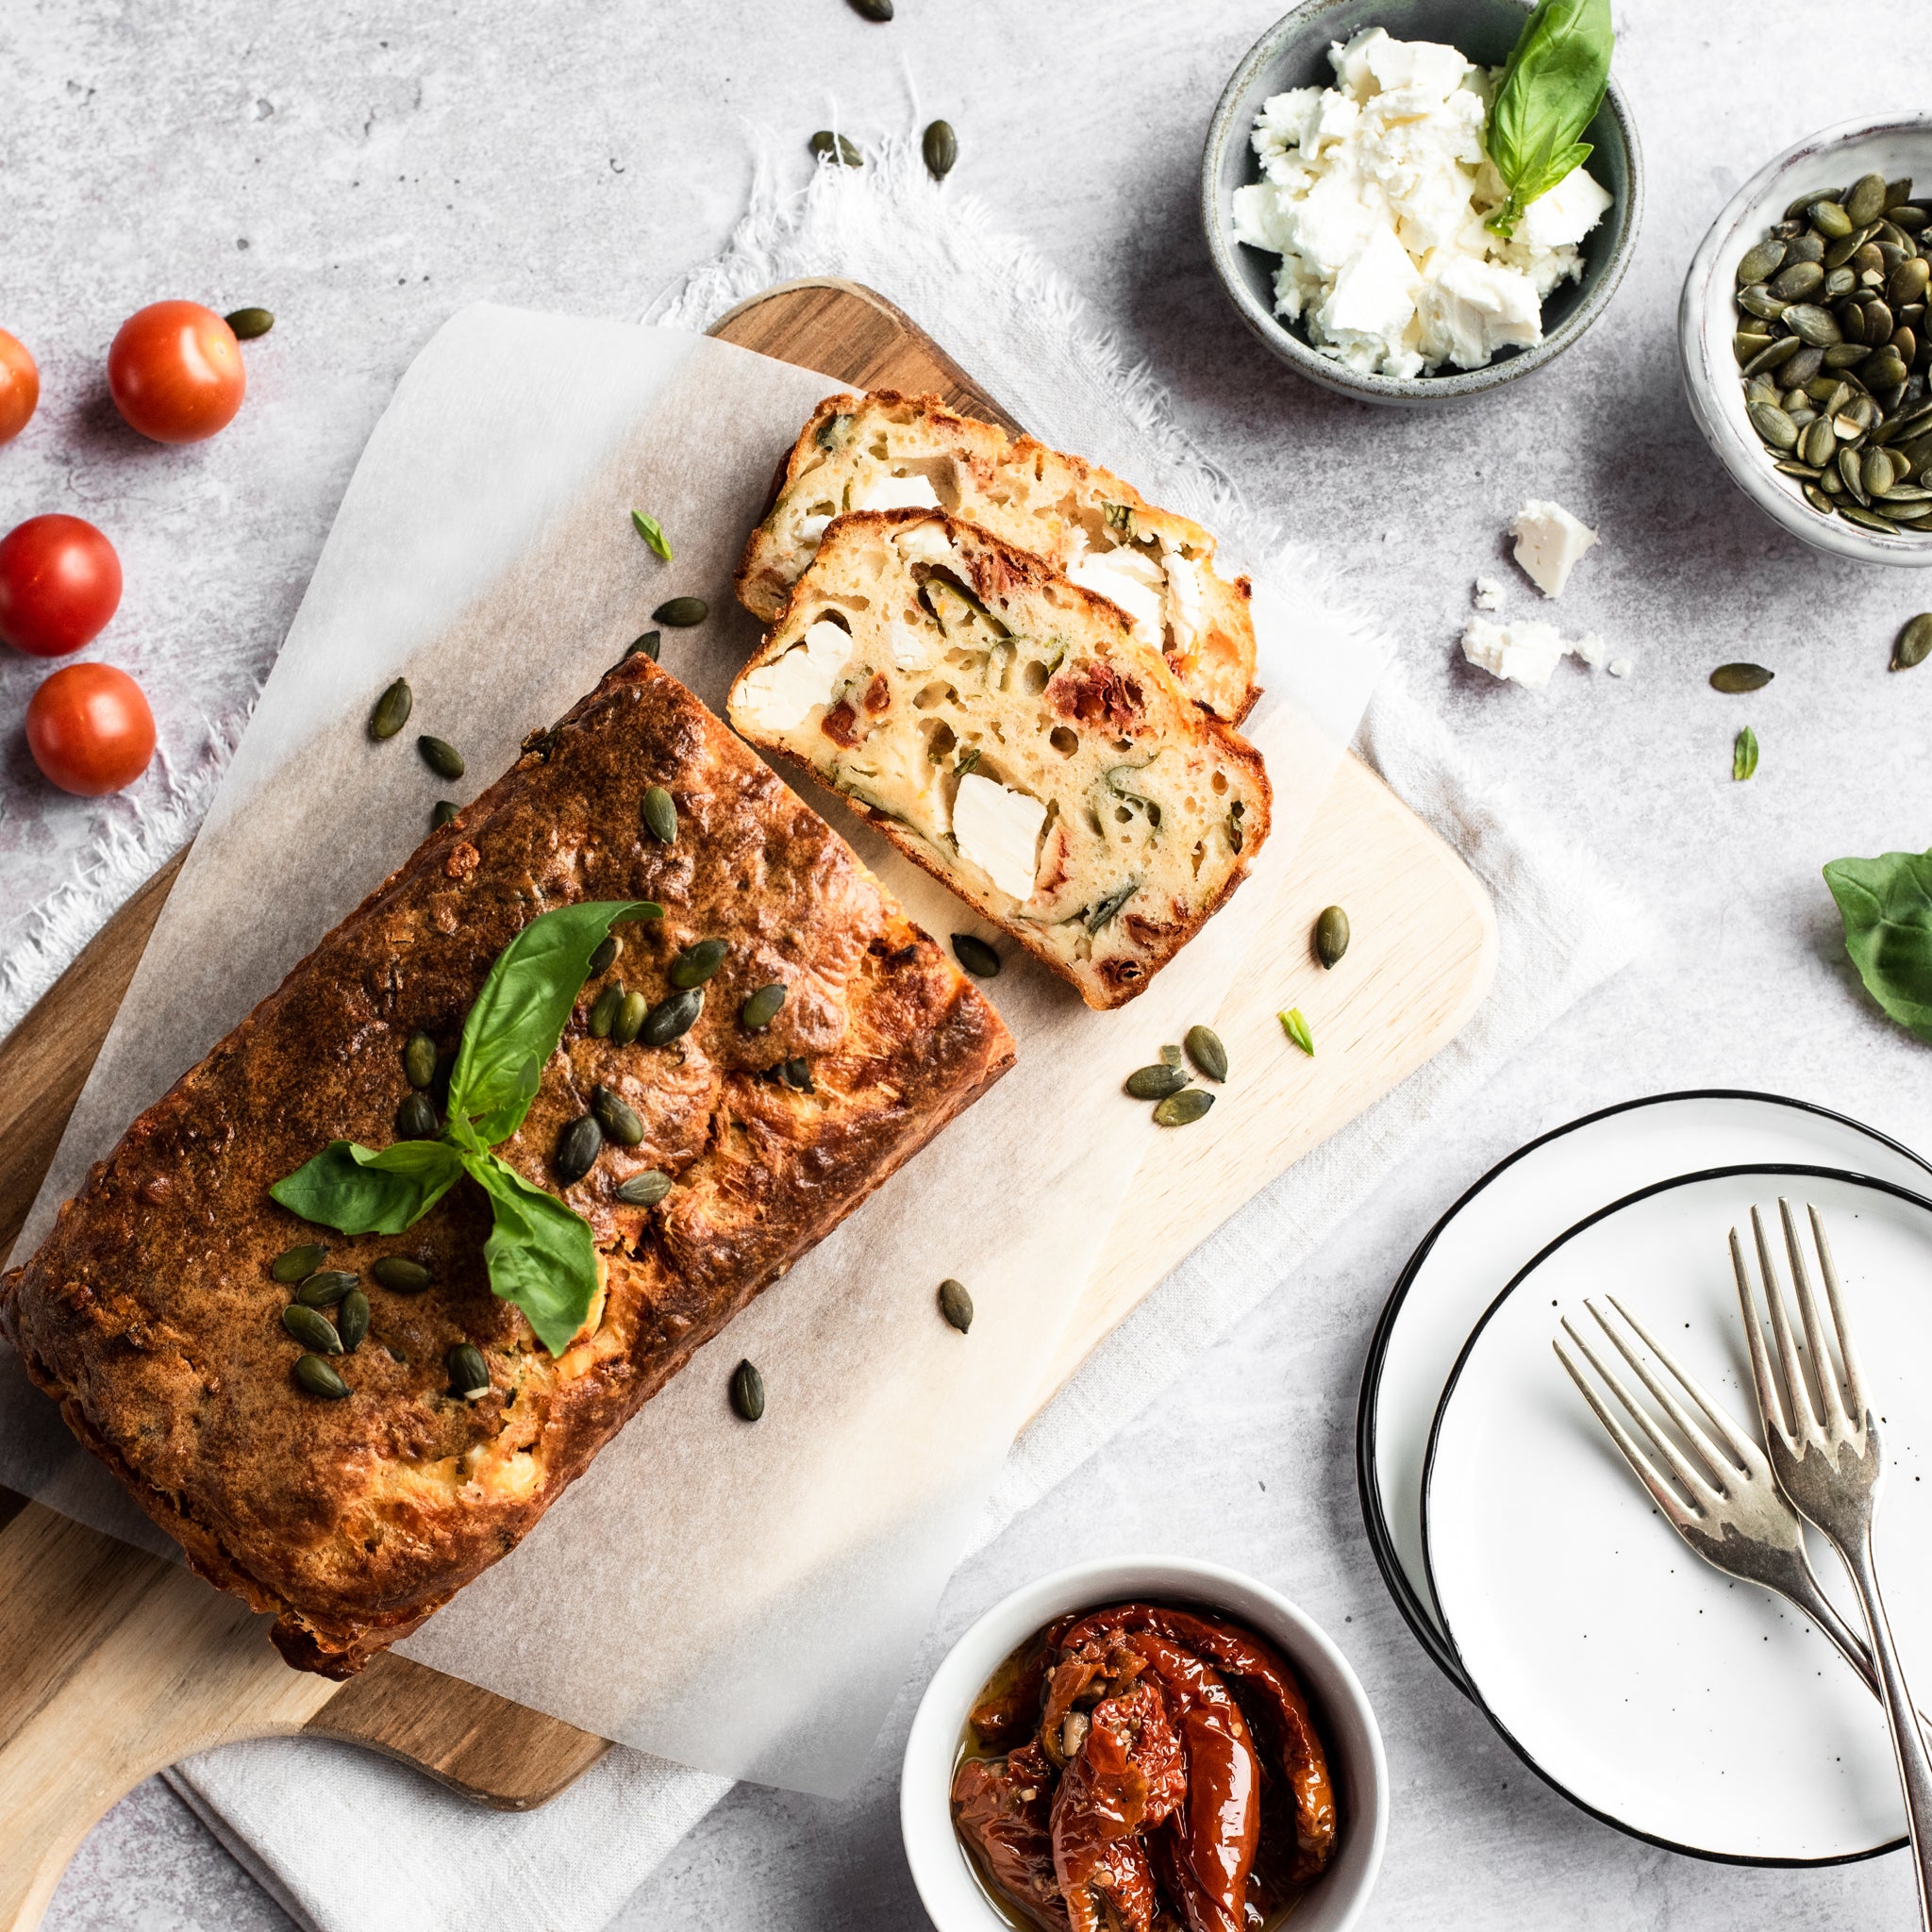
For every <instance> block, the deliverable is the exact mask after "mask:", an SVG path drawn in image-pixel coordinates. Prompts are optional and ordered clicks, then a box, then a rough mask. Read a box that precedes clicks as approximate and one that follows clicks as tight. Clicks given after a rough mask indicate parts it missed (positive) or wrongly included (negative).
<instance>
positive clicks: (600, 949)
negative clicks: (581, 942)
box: [591, 932, 624, 979]
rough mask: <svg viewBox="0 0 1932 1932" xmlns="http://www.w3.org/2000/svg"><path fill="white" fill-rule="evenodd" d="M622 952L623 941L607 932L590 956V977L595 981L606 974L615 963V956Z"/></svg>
mask: <svg viewBox="0 0 1932 1932" xmlns="http://www.w3.org/2000/svg"><path fill="white" fill-rule="evenodd" d="M623 950H624V941H622V940H621V939H619V938H618V937H617V935H616V934H615V933H614V932H608V933H606V934H605V935H604V937H603V939H602V940H601V941H598V944H597V949H596V951H595V952H593V953H592V954H591V978H592V979H596V978H598V977H599V976H601V975H602V974H606V973H608V972H609V971H610V969H611V968H612V967H613V966H614V965H616V963H617V956H618V954H620V953H621V952H623Z"/></svg>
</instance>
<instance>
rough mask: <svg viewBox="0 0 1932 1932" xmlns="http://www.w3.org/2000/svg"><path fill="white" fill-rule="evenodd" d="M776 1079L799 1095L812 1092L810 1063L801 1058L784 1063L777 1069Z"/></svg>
mask: <svg viewBox="0 0 1932 1932" xmlns="http://www.w3.org/2000/svg"><path fill="white" fill-rule="evenodd" d="M778 1077H779V1078H780V1079H781V1080H783V1081H784V1083H785V1084H786V1086H788V1087H791V1088H793V1089H795V1090H796V1091H798V1092H800V1093H809V1092H811V1091H813V1089H812V1084H811V1063H810V1062H809V1061H808V1060H807V1059H806V1058H804V1057H803V1056H800V1057H798V1058H793V1059H789V1060H787V1061H785V1062H784V1064H783V1065H781V1066H780V1067H779V1069H778Z"/></svg>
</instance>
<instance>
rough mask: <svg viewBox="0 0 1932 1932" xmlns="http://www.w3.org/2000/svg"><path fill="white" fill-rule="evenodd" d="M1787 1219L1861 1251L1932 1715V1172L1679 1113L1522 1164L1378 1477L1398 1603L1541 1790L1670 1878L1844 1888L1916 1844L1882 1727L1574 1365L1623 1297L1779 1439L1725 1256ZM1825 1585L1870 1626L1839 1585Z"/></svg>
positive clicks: (1369, 1514)
mask: <svg viewBox="0 0 1932 1932" xmlns="http://www.w3.org/2000/svg"><path fill="white" fill-rule="evenodd" d="M1781 1194H1783V1195H1787V1196H1789V1197H1790V1199H1791V1200H1792V1201H1793V1202H1794V1203H1797V1202H1805V1201H1809V1202H1814V1203H1816V1205H1817V1206H1818V1208H1819V1209H1820V1211H1821V1212H1822V1213H1823V1215H1824V1220H1825V1224H1826V1227H1827V1230H1828V1232H1829V1234H1830V1237H1831V1241H1832V1247H1833V1252H1834V1256H1835V1257H1836V1259H1837V1262H1838V1266H1839V1272H1840V1276H1841V1277H1842V1279H1843V1282H1844V1286H1845V1290H1846V1294H1847V1303H1848V1312H1849V1315H1850V1318H1851V1321H1852V1323H1853V1324H1854V1333H1855V1336H1856V1339H1857V1344H1858V1349H1859V1353H1860V1357H1861V1359H1862V1361H1863V1363H1864V1366H1865V1371H1866V1377H1867V1380H1868V1382H1869V1383H1871V1384H1872V1385H1873V1399H1874V1406H1875V1407H1877V1409H1878V1410H1879V1413H1880V1415H1881V1417H1882V1419H1883V1423H1884V1428H1885V1448H1886V1456H1887V1462H1888V1465H1889V1474H1888V1479H1887V1484H1886V1491H1885V1494H1884V1498H1883V1500H1882V1502H1881V1505H1880V1508H1879V1515H1878V1528H1877V1539H1876V1541H1877V1552H1878V1568H1879V1576H1880V1581H1881V1583H1882V1584H1883V1586H1884V1589H1885V1593H1886V1603H1887V1607H1888V1609H1889V1610H1890V1621H1891V1625H1892V1630H1893V1633H1894V1635H1895V1636H1896V1638H1897V1640H1898V1642H1899V1645H1900V1648H1901V1651H1902V1653H1903V1655H1904V1657H1905V1661H1906V1665H1907V1671H1908V1672H1910V1671H1911V1669H1912V1667H1913V1665H1914V1664H1915V1662H1916V1663H1917V1665H1918V1681H1917V1682H1916V1684H1915V1689H1916V1691H1917V1692H1918V1696H1919V1701H1920V1704H1921V1705H1922V1707H1927V1708H1932V1166H1928V1164H1927V1163H1926V1162H1925V1161H1923V1160H1921V1159H1920V1158H1919V1157H1918V1156H1916V1155H1914V1154H1912V1153H1911V1152H1909V1151H1908V1150H1907V1149H1906V1148H1904V1147H1902V1146H1900V1145H1899V1144H1898V1143H1897V1142H1896V1141H1890V1140H1887V1139H1886V1137H1885V1136H1884V1135H1882V1134H1879V1133H1876V1132H1874V1130H1873V1129H1872V1128H1869V1127H1865V1126H1861V1125H1859V1124H1857V1122H1856V1121H1850V1120H1846V1119H1844V1118H1842V1117H1841V1116H1840V1115H1837V1114H1833V1113H1829V1112H1826V1111H1824V1109H1822V1108H1813V1107H1809V1106H1807V1105H1806V1104H1804V1103H1803V1102H1799V1101H1792V1100H1783V1099H1779V1098H1777V1097H1775V1096H1774V1095H1771V1094H1761V1093H1745V1092H1731V1091H1705V1092H1696V1093H1671V1094H1662V1095H1659V1096H1657V1098H1655V1099H1651V1100H1642V1101H1635V1102H1632V1103H1629V1104H1628V1105H1626V1106H1624V1107H1619V1108H1609V1109H1607V1111H1605V1112H1603V1113H1598V1114H1591V1115H1590V1116H1588V1117H1587V1118H1586V1119H1583V1120H1580V1121H1576V1122H1574V1123H1572V1124H1570V1125H1569V1126H1566V1127H1560V1128H1558V1129H1557V1131H1555V1132H1554V1133H1551V1134H1547V1135H1545V1136H1544V1137H1543V1138H1542V1139H1541V1140H1540V1141H1532V1142H1530V1144H1529V1145H1528V1146H1526V1147H1524V1148H1522V1149H1520V1150H1519V1151H1518V1152H1517V1153H1515V1154H1513V1155H1511V1156H1510V1157H1509V1158H1508V1159H1507V1160H1506V1161H1504V1162H1502V1163H1501V1165H1500V1166H1498V1167H1495V1168H1493V1169H1491V1172H1490V1173H1489V1174H1485V1175H1484V1176H1483V1178H1482V1179H1481V1180H1479V1181H1478V1182H1477V1183H1476V1184H1475V1185H1474V1187H1473V1188H1471V1189H1470V1191H1468V1192H1467V1193H1466V1194H1465V1195H1463V1197H1462V1199H1461V1200H1459V1201H1458V1202H1457V1204H1456V1205H1455V1207H1454V1208H1451V1209H1450V1210H1449V1212H1448V1213H1447V1214H1445V1215H1444V1216H1443V1217H1442V1219H1441V1221H1440V1222H1439V1223H1438V1224H1436V1226H1435V1227H1434V1228H1433V1229H1431V1231H1430V1232H1429V1234H1428V1236H1427V1238H1426V1239H1425V1240H1424V1241H1423V1243H1422V1245H1421V1247H1419V1248H1418V1249H1417V1250H1416V1252H1415V1254H1414V1255H1413V1256H1412V1257H1410V1258H1409V1262H1408V1265H1407V1267H1406V1268H1405V1269H1404V1270H1403V1273H1402V1275H1401V1278H1400V1279H1399V1280H1398V1281H1397V1282H1396V1284H1395V1290H1394V1292H1393V1293H1392V1294H1391V1297H1390V1300H1389V1305H1388V1307H1387V1308H1386V1309H1385V1310H1384V1311H1383V1315H1382V1319H1381V1321H1380V1323H1379V1324H1377V1326H1376V1330H1375V1335H1374V1341H1373V1342H1372V1343H1371V1345H1370V1350H1369V1360H1368V1369H1367V1373H1366V1374H1365V1375H1364V1377H1363V1382H1362V1394H1361V1407H1360V1411H1359V1415H1358V1418H1357V1442H1356V1453H1357V1473H1358V1476H1359V1480H1360V1485H1361V1495H1362V1511H1363V1516H1364V1518H1365V1520H1366V1522H1367V1525H1368V1531H1369V1540H1370V1542H1371V1544H1372V1545H1373V1546H1374V1551H1375V1557H1376V1560H1377V1561H1378V1562H1379V1563H1380V1565H1381V1567H1382V1572H1383V1574H1384V1576H1385V1577H1386V1578H1387V1579H1388V1583H1389V1588H1390V1590H1391V1592H1392V1593H1393V1595H1394V1597H1395V1601H1396V1603H1397V1605H1398V1606H1399V1607H1400V1608H1401V1609H1402V1612H1403V1614H1404V1615H1405V1616H1406V1617H1407V1620H1408V1622H1409V1624H1410V1626H1411V1627H1412V1628H1413V1629H1414V1631H1415V1633H1416V1636H1417V1637H1418V1638H1419V1639H1420V1640H1421V1641H1422V1643H1423V1646H1424V1648H1425V1649H1426V1650H1427V1651H1428V1653H1429V1654H1430V1656H1431V1657H1434V1658H1435V1660H1436V1662H1437V1663H1438V1664H1440V1665H1441V1668H1442V1669H1443V1671H1444V1672H1445V1673H1447V1674H1448V1675H1449V1677H1450V1678H1451V1680H1452V1681H1453V1682H1455V1683H1456V1684H1457V1687H1458V1688H1459V1689H1461V1690H1462V1691H1464V1692H1465V1693H1466V1694H1467V1695H1469V1696H1470V1697H1471V1698H1473V1699H1474V1701H1475V1702H1476V1703H1477V1704H1478V1705H1479V1706H1480V1707H1482V1709H1483V1710H1484V1711H1485V1712H1486V1713H1487V1715H1488V1716H1489V1718H1490V1720H1491V1723H1492V1724H1494V1725H1495V1726H1496V1728H1497V1730H1498V1731H1499V1732H1500V1733H1501V1735H1502V1737H1503V1738H1504V1740H1505V1741H1506V1742H1507V1743H1508V1745H1509V1746H1510V1748H1511V1749H1512V1750H1513V1751H1515V1752H1516V1754H1517V1755H1518V1756H1519V1757H1522V1758H1523V1760H1524V1762H1525V1763H1526V1764H1527V1765H1528V1766H1529V1767H1530V1769H1531V1770H1533V1771H1535V1772H1536V1773H1537V1774H1538V1775H1539V1776H1541V1777H1542V1778H1543V1779H1544V1780H1545V1781H1546V1782H1548V1783H1549V1784H1551V1785H1553V1786H1555V1787H1556V1789H1557V1790H1560V1791H1562V1792H1563V1793H1564V1794H1565V1795H1566V1796H1568V1797H1569V1798H1571V1799H1572V1800H1574V1802H1575V1803H1576V1804H1578V1805H1580V1806H1582V1807H1584V1808H1585V1809H1586V1810H1588V1811H1590V1812H1591V1813H1593V1814H1594V1815H1595V1816H1597V1817H1599V1818H1601V1819H1603V1820H1604V1821H1605V1822H1606V1823H1607V1824H1614V1825H1616V1826H1618V1827H1619V1828H1620V1829H1623V1830H1625V1831H1628V1832H1631V1833H1632V1834H1634V1835H1636V1836H1638V1837H1641V1838H1644V1839H1647V1840H1650V1841H1652V1842H1654V1843H1657V1844H1660V1845H1663V1846H1666V1847H1667V1848H1669V1849H1672V1850H1676V1851H1684V1852H1691V1853H1694V1854H1696V1855H1697V1856H1700V1857H1710V1858H1723V1859H1731V1860H1736V1861H1740V1862H1745V1863H1752V1864H1826V1863H1835V1862H1840V1861H1843V1860H1847V1859H1852V1858H1860V1857H1871V1856H1872V1855H1874V1853H1877V1852H1883V1851H1889V1850H1891V1849H1893V1848H1894V1847H1895V1846H1896V1845H1898V1844H1900V1843H1902V1842H1903V1841H1904V1838H1905V1810H1904V1806H1903V1802H1902V1800H1901V1798H1900V1795H1899V1790H1898V1782H1897V1776H1896V1774H1895V1772H1894V1770H1893V1768H1892V1758H1891V1749H1890V1740H1889V1739H1888V1737H1887V1733H1886V1728H1885V1721H1884V1716H1883V1714H1882V1712H1881V1711H1880V1709H1879V1707H1878V1705H1877V1703H1876V1702H1875V1701H1874V1699H1873V1697H1872V1695H1871V1693H1870V1692H1869V1691H1867V1690H1866V1688H1865V1687H1864V1685H1863V1684H1862V1683H1861V1682H1860V1681H1859V1680H1858V1679H1857V1677H1856V1676H1855V1675H1854V1674H1852V1672H1851V1671H1850V1670H1849V1669H1848V1668H1847V1667H1846V1666H1845V1664H1844V1663H1843V1662H1842V1660H1841V1659H1840V1657H1839V1656H1838V1654H1837V1653H1836V1652H1835V1651H1834V1650H1833V1649H1832V1648H1831V1646H1830V1645H1829V1644H1828V1643H1827V1642H1826V1641H1825V1640H1824V1637H1823V1636H1821V1635H1820V1634H1819V1633H1818V1632H1817V1631H1816V1630H1814V1629H1811V1628H1810V1627H1809V1626H1808V1624H1807V1622H1806V1620H1805V1619H1803V1618H1802V1617H1801V1616H1800V1615H1799V1614H1798V1613H1797V1612H1796V1611H1795V1610H1793V1609H1792V1608H1791V1607H1790V1605H1788V1604H1786V1603H1785V1602H1784V1601H1783V1599H1782V1598H1779V1597H1775V1596H1773V1595H1772V1594H1771V1593H1770V1592H1768V1591H1762V1590H1757V1589H1755V1588H1752V1587H1751V1586H1748V1585H1746V1584H1743V1583H1740V1582H1738V1581H1736V1580H1734V1579H1733V1578H1730V1577H1726V1576H1722V1575H1720V1574H1718V1573H1717V1572H1716V1571H1714V1570H1712V1569H1710V1568H1709V1567H1708V1566H1707V1565H1706V1564H1704V1563H1702V1562H1700V1561H1699V1560H1698V1559H1697V1558H1696V1557H1694V1556H1692V1555H1691V1552H1690V1550H1689V1549H1688V1548H1686V1546H1685V1545H1684V1544H1683V1543H1682V1542H1681V1541H1678V1539H1677V1537H1676V1535H1675V1534H1674V1531H1673V1530H1672V1529H1671V1528H1670V1526H1669V1525H1668V1524H1666V1523H1665V1521H1664V1520H1663V1518H1662V1517H1661V1516H1660V1515H1659V1514H1658V1513H1657V1509H1656V1507H1655V1506H1654V1504H1653V1503H1652V1501H1651V1499H1650V1497H1649V1496H1648V1495H1647V1494H1646V1493H1645V1492H1644V1491H1643V1490H1642V1489H1641V1487H1640V1486H1639V1484H1638V1482H1637V1480H1636V1478H1635V1477H1634V1476H1633V1475H1632V1474H1631V1473H1630V1470H1629V1469H1628V1467H1627V1466H1626V1465H1625V1463H1624V1460H1623V1458H1622V1457H1621V1456H1620V1455H1619V1454H1618V1453H1617V1450H1616V1449H1615V1447H1614V1446H1613V1445H1612V1444H1611V1442H1610V1441H1609V1439H1608V1438H1607V1436H1606V1435H1605V1434H1604V1432H1603V1429H1602V1428H1601V1426H1600V1425H1599V1424H1598V1423H1597V1422H1596V1421H1595V1419H1594V1418H1593V1417H1592V1416H1591V1413H1590V1411H1589V1409H1588V1408H1587V1407H1585V1405H1584V1403H1583V1401H1582V1398H1581V1397H1580V1396H1579V1395H1578V1393H1577V1391H1576V1390H1575V1388H1574V1385H1573V1384H1572V1383H1571V1381H1570V1378H1569V1376H1568V1375H1567V1374H1565V1373H1564V1371H1563V1369H1562V1366H1561V1364H1560V1363H1559V1362H1558V1361H1557V1357H1556V1355H1555V1353H1554V1351H1553V1349H1552V1347H1551V1341H1552V1339H1553V1338H1554V1336H1555V1335H1556V1333H1557V1322H1558V1318H1559V1317H1560V1316H1566V1315H1567V1316H1568V1317H1569V1319H1570V1320H1571V1322H1572V1323H1573V1324H1575V1325H1576V1326H1578V1327H1579V1328H1580V1329H1582V1330H1583V1332H1585V1333H1586V1334H1590V1333H1592V1332H1593V1331H1594V1324H1593V1323H1592V1322H1591V1318H1590V1317H1589V1315H1588V1314H1587V1313H1586V1312H1585V1310H1584V1307H1583V1304H1584V1299H1585V1297H1586V1296H1591V1297H1601V1296H1603V1295H1605V1294H1607V1293H1608V1294H1615V1295H1617V1296H1619V1297H1620V1298H1621V1299H1622V1300H1623V1301H1624V1303H1625V1304H1626V1305H1627V1306H1628V1307H1630V1308H1631V1309H1632V1311H1633V1312H1634V1313H1635V1314H1636V1315H1638V1316H1639V1318H1640V1319H1641V1320H1642V1321H1644V1323H1645V1324H1646V1325H1647V1326H1648V1327H1649V1328H1650V1329H1651V1330H1652V1332H1653V1333H1654V1334H1656V1335H1657V1338H1658V1340H1659V1341H1661V1342H1662V1343H1663V1344H1664V1345H1665V1346H1667V1347H1668V1348H1670V1349H1671V1351H1672V1353H1673V1354H1674V1355H1675V1356H1676V1357H1677V1358H1678V1360H1679V1361H1681V1362H1682V1363H1683V1365H1684V1366H1685V1368H1686V1369H1688V1370H1689V1371H1691V1373H1692V1374H1695V1375H1696V1376H1697V1377H1698V1378H1699V1379H1700V1380H1701V1381H1702V1382H1703V1383H1704V1385H1705V1387H1706V1388H1707V1390H1709V1391H1711V1392H1712V1393H1713V1394H1714V1395H1715V1396H1716V1397H1717V1399H1718V1400H1719V1401H1720V1402H1722V1403H1723V1404H1724V1406H1725V1407H1728V1408H1730V1410H1731V1411H1732V1413H1733V1414H1734V1415H1735V1416H1737V1418H1738V1419H1739V1420H1740V1422H1742V1423H1743V1424H1745V1425H1746V1426H1747V1427H1749V1428H1751V1429H1752V1430H1753V1431H1754V1432H1756V1430H1757V1409H1756V1406H1755V1402H1754V1398H1753V1396H1752V1394H1751V1391H1750V1387H1749V1381H1748V1362H1747V1357H1746V1356H1745V1352H1744V1351H1745V1341H1744V1328H1743V1318H1742V1315H1741V1313H1740V1309H1739V1306H1738V1295H1737V1289H1736V1285H1735V1282H1734V1280H1733V1277H1732V1273H1731V1265H1730V1257H1729V1251H1728V1247H1727V1243H1726V1237H1727V1235H1728V1233H1729V1230H1730V1229H1731V1228H1732V1227H1733V1226H1737V1227H1740V1229H1744V1228H1747V1227H1748V1215H1749V1212H1750V1208H1751V1206H1752V1204H1753V1203H1754V1202H1756V1203H1757V1204H1760V1205H1761V1206H1763V1207H1765V1208H1767V1209H1769V1208H1774V1204H1775V1202H1776V1199H1777V1197H1778V1196H1779V1195H1781ZM1774 1225H1775V1223H1774ZM1747 1239H1748V1235H1747ZM1633 1379H1634V1378H1633ZM1922 1476H1924V1478H1925V1479H1924V1480H1923V1481H1922V1480H1921V1477H1922ZM1812 1561H1813V1567H1814V1568H1815V1569H1816V1570H1817V1572H1818V1574H1819V1576H1820V1577H1821V1579H1822V1580H1823V1581H1824V1585H1825V1587H1826V1590H1827V1591H1828V1592H1829V1593H1830V1594H1831V1595H1832V1597H1833V1598H1834V1600H1835V1601H1837V1602H1838V1603H1839V1605H1840V1608H1841V1609H1842V1610H1843V1611H1844V1612H1845V1614H1846V1616H1847V1617H1848V1619H1849V1620H1850V1622H1851V1623H1852V1624H1853V1626H1854V1627H1855V1628H1862V1625H1861V1624H1860V1623H1859V1618H1858V1612H1857V1605H1856V1600H1855V1599H1854V1598H1853V1597H1852V1596H1851V1594H1850V1592H1849V1591H1848V1590H1847V1589H1845V1588H1844V1587H1843V1577H1842V1573H1841V1571H1840V1566H1839V1564H1838V1561H1837V1558H1836V1557H1833V1556H1832V1555H1831V1553H1830V1551H1829V1550H1828V1549H1827V1548H1825V1546H1824V1544H1822V1543H1815V1544H1814V1548H1813V1552H1812Z"/></svg>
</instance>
